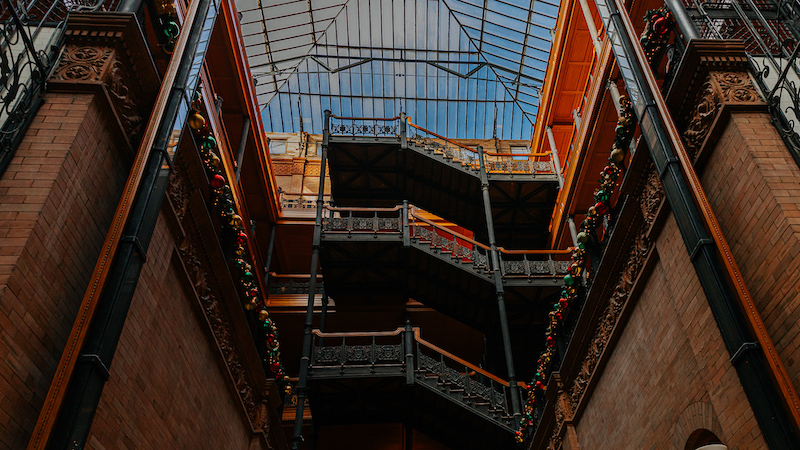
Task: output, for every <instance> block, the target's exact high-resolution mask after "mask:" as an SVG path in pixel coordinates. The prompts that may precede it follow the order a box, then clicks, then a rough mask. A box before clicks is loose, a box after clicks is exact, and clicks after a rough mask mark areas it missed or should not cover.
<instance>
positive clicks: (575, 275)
mask: <svg viewBox="0 0 800 450" xmlns="http://www.w3.org/2000/svg"><path fill="white" fill-rule="evenodd" d="M619 103H620V109H621V112H620V116H619V119H618V120H617V127H616V129H615V132H616V134H615V136H614V146H613V148H612V150H611V155H610V156H609V157H608V163H607V164H606V166H605V167H604V168H603V171H602V172H601V173H600V187H599V188H598V189H597V190H595V192H594V200H595V202H596V203H595V204H594V206H591V207H589V209H588V210H587V211H586V218H585V219H584V220H583V222H582V223H581V227H580V230H581V231H580V233H578V248H576V249H575V250H573V252H572V263H571V264H570V265H569V268H568V269H567V272H568V273H567V275H566V276H564V285H563V287H562V288H561V298H559V299H558V301H557V302H555V303H554V304H553V309H552V310H551V311H550V313H549V323H548V326H547V329H546V330H545V349H544V351H543V352H542V353H541V354H540V355H539V360H538V361H537V362H536V374H535V375H534V376H533V380H532V381H531V383H530V384H526V385H525V391H526V392H527V402H526V403H525V408H524V411H523V414H522V418H521V419H520V423H519V429H518V430H517V432H516V439H517V442H520V443H521V442H523V440H524V433H525V430H527V429H528V428H529V427H531V426H533V424H534V407H535V404H536V401H537V400H538V399H539V398H541V396H543V395H544V393H545V391H546V389H547V386H546V384H545V376H546V374H547V373H548V371H549V369H550V363H551V361H552V359H553V356H554V355H555V347H556V336H557V335H558V332H559V331H560V329H561V325H562V324H563V322H564V317H565V316H566V314H567V311H568V308H569V305H570V304H571V303H572V302H573V301H574V300H575V299H576V298H577V283H578V280H579V279H580V277H581V275H582V274H583V273H584V272H585V271H586V243H587V242H588V241H589V239H590V237H591V236H592V235H593V234H594V233H595V230H596V229H597V227H598V226H599V225H600V223H601V220H602V217H603V216H604V215H606V214H608V212H609V211H610V208H611V205H610V201H611V196H612V194H613V193H614V188H615V187H616V183H617V180H618V179H619V177H620V175H621V174H622V170H623V168H624V165H623V162H624V161H625V156H626V155H627V151H628V147H629V146H630V143H631V139H632V138H633V131H634V129H635V127H636V119H635V117H634V115H633V108H632V105H631V102H630V100H628V98H627V97H624V96H623V97H621V98H620V100H619Z"/></svg>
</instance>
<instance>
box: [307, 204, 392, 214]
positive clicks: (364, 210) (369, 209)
mask: <svg viewBox="0 0 800 450" xmlns="http://www.w3.org/2000/svg"><path fill="white" fill-rule="evenodd" d="M323 208H324V209H327V210H328V211H338V212H348V211H356V212H389V211H398V210H401V209H403V205H397V206H394V207H392V208H343V207H337V206H329V205H325V206H323Z"/></svg>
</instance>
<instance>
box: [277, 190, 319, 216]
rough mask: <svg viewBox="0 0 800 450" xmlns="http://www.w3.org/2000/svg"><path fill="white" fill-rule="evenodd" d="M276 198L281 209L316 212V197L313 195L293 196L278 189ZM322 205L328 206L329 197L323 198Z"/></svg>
mask: <svg viewBox="0 0 800 450" xmlns="http://www.w3.org/2000/svg"><path fill="white" fill-rule="evenodd" d="M278 196H279V198H280V203H281V209H291V210H312V211H313V210H316V209H317V196H316V195H313V194H293V193H287V192H284V191H283V190H282V189H278ZM322 201H323V204H325V205H330V204H331V198H330V196H329V195H326V196H324V197H323V200H322Z"/></svg>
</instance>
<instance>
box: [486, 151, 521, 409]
mask: <svg viewBox="0 0 800 450" xmlns="http://www.w3.org/2000/svg"><path fill="white" fill-rule="evenodd" d="M478 161H479V162H480V170H481V174H480V175H481V191H482V192H483V209H484V212H485V213H486V228H487V231H488V233H489V247H490V248H491V254H492V272H493V273H494V285H495V292H496V293H497V309H498V312H499V315H500V332H501V334H502V335H503V350H504V352H505V357H506V369H507V370H508V385H509V388H510V389H511V408H512V411H513V413H514V417H515V420H518V419H519V416H520V415H521V412H522V410H521V405H520V401H519V395H518V394H517V390H518V388H517V377H516V374H515V373H514V358H513V355H512V353H511V333H510V332H509V330H508V315H507V314H506V302H505V290H504V289H503V275H502V271H501V268H500V255H499V254H498V251H497V241H496V240H495V236H494V220H493V218H492V203H491V199H490V198H489V176H488V175H487V173H486V165H485V163H484V156H483V147H481V146H480V145H479V146H478Z"/></svg>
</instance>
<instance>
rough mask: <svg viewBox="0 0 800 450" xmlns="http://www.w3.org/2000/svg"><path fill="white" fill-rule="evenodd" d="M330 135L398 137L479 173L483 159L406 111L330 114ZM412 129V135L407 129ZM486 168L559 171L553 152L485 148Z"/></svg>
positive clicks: (495, 170)
mask: <svg viewBox="0 0 800 450" xmlns="http://www.w3.org/2000/svg"><path fill="white" fill-rule="evenodd" d="M326 129H327V130H328V133H329V134H330V135H331V136H335V137H341V136H350V137H353V138H356V137H376V138H379V137H392V138H399V139H400V142H401V147H403V148H405V147H406V146H411V147H412V148H416V149H418V150H421V151H424V152H427V153H431V154H435V155H439V156H440V157H441V158H444V159H445V160H448V161H452V162H455V163H460V164H461V165H462V166H463V167H464V168H466V169H467V170H471V171H474V172H476V173H477V172H478V171H479V170H480V162H479V158H478V149H477V148H471V147H469V146H466V145H463V144H460V143H458V142H456V141H454V140H452V139H449V138H446V137H444V136H441V135H439V134H436V133H434V132H432V131H430V130H426V129H425V128H422V127H420V126H419V125H416V124H414V123H412V122H411V121H409V120H408V117H406V116H405V114H400V115H399V116H395V117H388V118H376V117H341V116H336V115H333V114H330V115H329V116H328V123H327V126H326ZM411 129H413V134H412V135H409V134H408V130H411ZM483 152H484V156H485V164H486V171H487V172H488V173H490V174H491V173H503V174H542V175H554V174H560V170H561V168H560V167H559V165H558V164H555V163H554V162H553V160H552V158H551V155H550V152H545V153H498V152H489V151H486V150H484V151H483Z"/></svg>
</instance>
